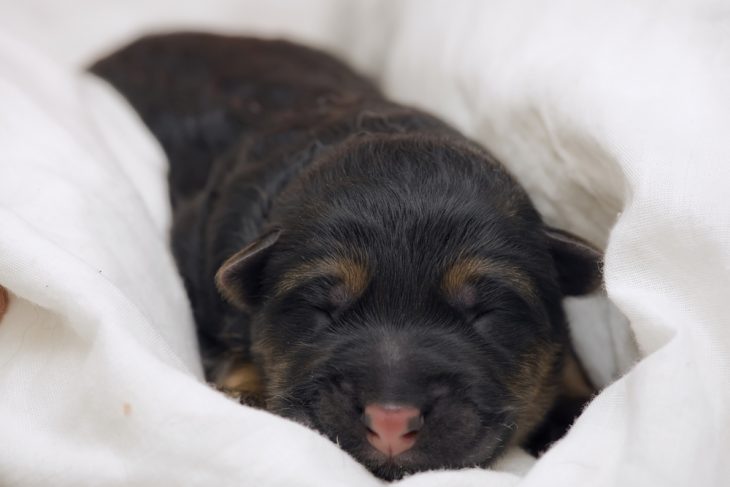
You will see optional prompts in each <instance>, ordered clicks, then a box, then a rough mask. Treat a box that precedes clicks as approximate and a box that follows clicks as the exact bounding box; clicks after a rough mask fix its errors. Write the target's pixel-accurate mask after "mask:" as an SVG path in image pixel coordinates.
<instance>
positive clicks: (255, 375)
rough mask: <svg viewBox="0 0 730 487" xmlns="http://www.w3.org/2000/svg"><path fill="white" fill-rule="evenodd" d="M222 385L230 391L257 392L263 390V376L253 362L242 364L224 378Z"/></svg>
mask: <svg viewBox="0 0 730 487" xmlns="http://www.w3.org/2000/svg"><path fill="white" fill-rule="evenodd" d="M220 387H222V388H223V389H227V390H230V391H238V392H251V393H257V392H259V391H260V390H261V377H260V376H259V372H258V370H256V367H255V366H254V365H253V364H240V365H237V366H235V367H234V368H232V369H231V370H230V371H229V372H228V373H227V374H226V375H225V376H224V377H223V378H222V380H221V382H220Z"/></svg>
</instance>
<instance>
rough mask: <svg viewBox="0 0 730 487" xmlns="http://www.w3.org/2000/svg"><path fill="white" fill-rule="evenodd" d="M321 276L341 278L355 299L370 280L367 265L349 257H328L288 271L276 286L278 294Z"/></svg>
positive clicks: (346, 289) (345, 287)
mask: <svg viewBox="0 0 730 487" xmlns="http://www.w3.org/2000/svg"><path fill="white" fill-rule="evenodd" d="M320 276H332V277H336V278H338V279H340V281H341V283H342V284H343V285H344V289H345V291H346V293H347V295H348V297H349V298H351V299H355V298H357V297H358V296H360V295H361V294H362V292H363V291H364V290H365V288H366V287H367V285H368V281H369V280H370V277H369V273H368V269H367V267H366V266H365V265H363V264H361V263H359V262H356V261H354V260H352V259H349V258H334V257H327V258H324V259H319V260H316V261H313V262H307V263H306V264H304V265H302V266H300V267H297V268H295V269H293V270H291V271H290V272H288V273H286V274H285V275H284V276H283V277H282V278H281V280H280V281H279V283H278V285H277V287H276V294H278V295H281V294H285V293H287V292H289V291H291V290H292V289H294V288H296V287H297V286H298V285H299V284H300V283H302V282H304V281H306V280H309V279H312V278H315V277H320Z"/></svg>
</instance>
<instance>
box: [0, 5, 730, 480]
mask: <svg viewBox="0 0 730 487" xmlns="http://www.w3.org/2000/svg"><path fill="white" fill-rule="evenodd" d="M183 27H187V28H190V27H197V28H199V29H207V30H217V31H226V32H240V33H262V34H268V35H271V34H277V35H278V34H282V35H287V36H289V37H292V38H295V39H299V40H303V41H306V42H310V43H313V44H315V45H319V46H322V47H325V48H328V49H330V50H332V51H333V52H335V53H337V54H339V55H340V56H342V57H343V58H345V59H347V60H349V61H350V62H352V63H353V64H354V65H356V66H357V67H359V68H360V69H361V70H363V71H365V72H367V73H368V74H370V75H371V76H373V77H375V78H376V79H377V80H379V81H380V82H381V84H382V86H383V87H384V89H385V90H386V92H387V93H388V94H389V95H391V96H393V97H395V98H397V99H399V100H402V101H405V102H409V103H414V104H417V105H420V106H423V107H426V108H428V109H430V110H432V111H435V112H437V113H438V114H440V115H441V116H443V117H445V118H446V119H448V120H450V121H451V122H452V123H454V124H455V125H457V126H458V127H459V128H460V129H461V130H463V131H464V132H465V133H467V134H468V135H470V136H472V137H474V138H475V139H477V140H479V141H480V142H482V143H483V144H485V145H486V146H488V147H490V148H491V149H492V150H493V151H494V152H495V153H496V154H497V155H498V156H499V157H500V158H502V159H503V160H504V161H505V163H507V164H508V165H509V167H510V168H511V170H512V171H513V172H514V173H515V174H516V175H517V176H518V177H519V178H520V180H521V181H522V182H523V184H525V186H526V187H527V188H528V190H529V191H530V193H531V195H532V196H533V198H534V200H535V202H536V203H537V204H538V206H539V207H540V209H541V211H542V212H543V214H544V215H545V216H546V218H547V219H548V220H549V221H550V222H551V223H554V224H557V225H559V226H562V227H565V228H568V229H571V230H573V231H575V232H577V233H579V234H581V235H583V236H584V237H586V238H588V239H590V240H592V241H594V242H595V243H596V244H599V245H604V244H606V243H607V244H608V248H607V254H606V270H605V272H606V287H607V291H608V295H609V297H610V298H611V299H612V300H613V302H614V303H616V304H617V305H618V307H619V308H620V309H621V311H622V312H623V313H624V314H625V315H626V316H627V317H628V318H629V320H630V322H631V331H632V332H633V335H632V333H628V332H627V330H626V329H625V328H624V327H622V326H621V324H622V323H623V321H622V319H621V318H620V316H619V315H618V314H617V313H616V312H615V311H614V310H613V309H612V308H611V307H610V306H607V305H606V304H605V302H603V301H601V300H600V298H596V299H595V300H594V301H589V302H582V303H577V304H575V305H574V306H572V307H571V316H572V317H573V318H574V319H573V320H572V325H573V328H574V333H575V335H576V338H577V341H578V344H577V346H578V349H579V351H580V352H582V353H581V354H582V356H583V358H584V359H585V360H586V362H587V365H588V367H589V371H590V372H591V376H592V377H593V378H594V379H595V380H596V381H597V382H600V383H603V384H605V383H608V382H610V381H612V380H613V379H615V378H616V376H617V375H618V374H619V373H621V372H624V371H625V370H626V369H627V368H628V367H629V366H630V365H631V362H632V358H633V353H634V350H633V348H632V346H633V336H634V335H635V338H636V343H637V344H638V347H639V351H640V354H641V357H642V360H641V361H640V362H639V363H638V364H636V366H634V367H633V368H632V369H631V370H630V371H628V373H627V374H626V375H624V376H623V377H622V378H620V379H619V380H618V381H616V382H614V383H613V384H612V385H610V386H609V387H608V388H607V389H605V390H604V391H603V392H602V393H601V394H600V395H599V396H598V397H597V398H596V399H595V400H594V401H593V402H592V403H591V405H590V406H589V407H588V408H587V409H586V411H585V412H584V414H583V415H582V416H581V417H580V419H579V420H578V422H577V423H576V425H575V426H574V427H573V428H572V429H571V431H570V432H569V434H568V435H567V437H566V438H565V439H564V440H562V441H561V442H560V443H558V444H557V445H556V446H555V447H554V448H552V449H551V450H550V451H549V452H548V453H547V454H546V455H544V456H543V457H542V458H540V459H539V460H538V461H536V462H534V464H533V462H532V461H531V460H530V459H529V458H526V456H525V455H524V454H521V453H520V452H511V453H510V454H509V455H508V456H507V458H505V459H504V460H503V461H502V462H500V464H498V465H497V466H496V470H478V469H472V470H465V471H460V472H430V473H423V474H418V475H415V476H412V477H410V478H407V479H405V480H404V481H402V482H401V485H403V486H406V487H425V486H436V485H447V486H476V485H481V486H487V485H489V486H502V485H504V486H512V485H526V486H532V485H539V486H543V485H556V486H558V485H559V486H585V485H591V486H614V485H622V486H623V485H636V486H652V485H661V486H674V485H676V486H695V485H696V486H703V487H704V486H713V485H717V486H721V485H727V482H728V481H729V479H730V462H728V461H727V459H726V457H727V455H728V452H730V317H728V313H727V312H726V310H725V305H726V302H727V299H728V297H730V200H728V198H727V197H726V194H727V191H726V188H728V186H729V185H730V137H728V136H727V130H728V127H730V89H729V88H728V86H730V9H729V8H727V7H724V6H723V2H720V1H716V2H710V1H707V2H705V1H687V2H670V1H667V0H662V1H660V0H643V1H642V0H615V1H613V2H602V1H598V0H595V1H594V0H553V1H551V2H542V1H539V0H523V1H522V2H515V1H514V0H461V1H460V2H455V1H453V0H452V1H451V2H446V1H426V0H410V1H409V0H403V1H398V2H396V1H393V0H378V1H376V0H371V1H360V2H356V1H345V0H316V1H315V0H309V1H300V2H297V1H293V2H284V1H282V0H278V1H268V2H265V3H264V2H257V1H254V0H245V1H233V0H229V1H225V0H216V1H210V2H195V3H187V2H180V1H173V0H158V1H150V0H147V1H142V0H126V1H119V2H104V3H103V2H98V1H94V0H80V1H77V2H75V3H74V4H71V3H70V2H53V1H52V0H49V1H48V2H44V1H41V0H24V1H23V2H11V0H7V1H5V2H4V3H0V33H2V35H0V285H3V286H5V287H6V288H7V289H8V290H9V291H10V296H11V301H10V308H9V310H8V313H7V315H6V316H5V317H4V319H3V320H2V321H1V322H0V485H69V486H72V485H73V486H78V485H201V486H207V485H250V486H257V487H258V486H263V487H267V486H279V485H281V486H360V485H363V486H368V485H380V482H379V481H378V480H376V479H375V478H373V477H372V476H371V475H370V474H369V473H368V472H366V471H365V470H364V469H363V468H362V467H361V466H360V465H359V464H357V463H356V462H354V461H353V460H352V459H350V458H349V457H348V456H347V455H346V454H345V453H343V452H342V451H340V450H339V449H338V448H337V447H336V446H335V445H333V444H331V443H330V442H329V441H327V440H325V439H324V438H322V437H320V436H319V435H317V434H316V433H314V432H312V431H310V430H308V429H306V428H303V427H300V426H298V425H296V424H293V423H290V422H288V421H285V420H283V419H280V418H278V417H275V416H272V415H269V414H267V413H265V412H261V411H256V410H252V409H249V408H245V407H242V406H239V405H237V404H235V403H233V402H231V401H229V400H228V399H225V398H224V397H222V396H221V395H219V394H218V393H216V392H214V391H212V390H211V389H209V388H208V387H207V386H206V385H205V384H204V383H202V381H201V371H200V365H199V361H198V358H197V355H196V349H195V341H194V333H193V325H192V321H191V317H190V312H189V309H188V305H187V303H186V299H185V296H184V292H183V290H182V286H181V283H180V279H179V278H178V276H177V273H176V270H175V268H174V264H173V262H172V259H171V257H170V254H169V251H168V248H167V228H168V226H169V209H168V207H167V194H166V188H165V178H164V173H165V161H164V157H163V155H162V153H161V152H160V149H159V147H158V146H157V145H156V143H155V142H154V140H152V138H151V137H150V135H149V134H148V133H147V132H146V130H145V129H144V127H143V126H142V125H141V124H140V122H139V121H138V120H137V118H136V117H135V116H134V115H133V114H132V113H131V111H130V110H129V108H128V107H127V106H126V105H125V104H124V102H123V100H121V99H120V98H119V97H118V96H116V95H115V94H114V93H112V92H111V91H110V90H109V89H108V88H107V87H106V86H104V85H103V84H102V83H99V82H97V81H95V80H93V79H91V78H89V77H88V76H85V75H83V74H81V73H80V71H79V68H80V67H82V66H83V65H84V64H86V63H88V62H90V61H91V60H92V59H93V58H94V57H96V56H98V55H100V54H101V53H103V52H104V51H105V50H107V49H111V48H113V47H116V46H118V45H119V43H120V42H125V41H128V40H130V39H131V38H132V37H134V36H135V35H137V34H138V33H140V32H143V31H147V30H156V29H159V28H166V29H168V30H169V29H172V28H183ZM614 222H615V226H614ZM609 231H610V235H609Z"/></svg>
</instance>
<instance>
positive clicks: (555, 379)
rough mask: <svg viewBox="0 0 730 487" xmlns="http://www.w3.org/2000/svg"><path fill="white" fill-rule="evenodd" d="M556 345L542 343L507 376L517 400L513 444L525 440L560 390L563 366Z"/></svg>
mask: <svg viewBox="0 0 730 487" xmlns="http://www.w3.org/2000/svg"><path fill="white" fill-rule="evenodd" d="M558 361H559V362H562V360H561V356H560V347H559V346H558V345H555V344H552V345H544V346H540V347H537V348H535V349H534V350H533V351H532V352H530V353H528V354H526V355H525V357H524V359H523V361H522V365H521V366H520V367H519V368H518V370H517V371H516V372H515V373H514V374H513V375H512V376H511V377H509V379H508V383H507V384H508V387H509V389H510V392H511V393H512V395H513V397H514V400H515V401H516V403H517V411H518V412H517V417H516V422H517V432H516V434H515V436H514V437H513V438H512V442H511V443H512V444H519V443H521V442H522V441H524V440H525V439H526V437H527V435H529V434H530V433H531V432H532V430H533V429H535V427H536V426H538V425H539V424H540V423H541V422H542V421H543V419H544V418H545V416H546V415H547V413H548V411H549V410H550V408H551V407H552V405H553V403H554V402H555V399H556V398H557V395H558V392H559V379H560V373H561V370H562V368H563V364H562V363H556V362H558Z"/></svg>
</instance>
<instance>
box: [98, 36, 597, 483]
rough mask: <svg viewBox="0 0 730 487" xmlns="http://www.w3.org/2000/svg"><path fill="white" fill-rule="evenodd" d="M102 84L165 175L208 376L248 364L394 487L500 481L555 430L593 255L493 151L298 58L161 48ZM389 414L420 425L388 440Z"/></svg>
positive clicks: (283, 405) (116, 66)
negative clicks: (542, 433)
mask: <svg viewBox="0 0 730 487" xmlns="http://www.w3.org/2000/svg"><path fill="white" fill-rule="evenodd" d="M93 71H94V72H96V73H97V74H99V75H101V76H102V77H104V78H105V79H107V80H109V81H110V82H111V83H112V84H113V85H114V86H115V87H117V88H118V89H119V90H120V91H121V92H122V93H123V94H124V95H125V96H126V97H127V98H128V99H129V100H130V102H131V103H132V105H133V106H134V107H135V108H136V109H137V110H138V111H139V113H140V115H141V116H142V118H143V119H144V121H145V123H146V124H147V125H148V126H149V127H150V128H151V130H152V131H153V133H155V135H156V136H157V137H158V138H159V140H160V142H161V144H162V146H163V148H164V149H165V151H166V153H167V155H168V157H169V159H170V188H171V199H172V204H173V209H174V226H173V239H172V241H173V248H174V253H175V257H176V259H177V262H178V266H179V268H180V271H181V274H182V275H183V278H184V280H185V284H186V287H187V291H188V294H189V296H190V299H191V302H192V306H193V310H194V314H195V318H196V322H197V324H198V330H199V337H200V343H201V349H202V353H203V356H204V359H205V363H206V366H207V369H208V372H209V373H210V374H214V373H215V372H216V371H217V370H219V367H218V365H219V364H220V363H221V362H222V361H227V360H229V359H230V358H234V359H235V360H238V361H240V362H245V361H248V360H253V362H254V363H255V365H256V367H257V368H258V369H259V371H260V372H261V373H262V375H263V386H264V387H263V399H264V402H265V405H266V407H267V408H269V409H271V410H272V411H275V412H277V413H279V414H282V415H284V416H288V417H291V418H294V419H296V420H298V421H301V422H303V423H305V424H308V425H310V426H312V427H314V428H316V429H318V430H320V431H321V432H323V433H324V434H326V435H328V436H329V437H330V438H332V439H333V440H337V441H338V442H339V444H340V445H341V446H342V447H343V448H344V449H346V450H347V451H349V452H350V453H352V454H353V455H354V456H356V457H357V458H358V459H359V460H360V461H362V462H363V463H364V464H365V465H366V466H368V467H369V468H371V469H372V470H373V471H374V472H375V473H376V474H378V475H380V476H382V477H384V478H397V477H399V476H400V475H402V474H403V473H404V472H410V471H417V470H422V469H427V468H434V467H443V466H446V467H459V466H469V465H478V464H482V465H483V464H487V463H488V462H489V461H490V460H492V459H494V458H495V457H496V456H497V455H498V454H499V452H501V451H502V450H503V449H504V448H505V447H506V446H507V445H510V444H514V443H517V442H522V441H524V440H525V439H526V438H527V437H528V435H529V433H531V432H532V431H534V429H535V427H536V426H537V425H538V424H539V423H540V422H541V421H542V419H543V418H544V417H545V415H546V414H547V412H548V411H549V410H550V408H551V407H552V405H553V404H554V402H555V399H556V397H557V395H558V388H559V384H558V383H559V379H560V375H561V372H562V369H563V367H564V363H565V357H566V355H567V354H568V353H569V340H568V339H569V337H568V331H567V326H566V323H565V318H564V315H563V311H562V307H561V299H562V296H563V295H564V294H565V293H579V292H583V291H585V290H588V289H591V288H592V287H595V285H596V283H597V280H596V276H597V271H596V269H595V268H594V267H595V262H594V259H595V255H594V254H592V253H591V252H590V249H587V248H586V247H585V246H584V245H583V244H582V243H581V242H579V241H576V240H574V239H572V237H570V236H568V235H566V234H564V233H561V232H556V231H554V230H552V229H548V228H546V227H545V226H544V225H543V224H542V221H541V219H540V216H539V215H538V214H537V212H536V211H535V210H534V208H533V207H532V205H531V203H530V201H529V198H528V197H527V196H526V194H525V193H524V191H523V190H522V189H521V188H520V187H519V185H518V184H517V183H516V182H515V181H514V180H513V179H512V178H511V177H510V176H509V175H508V174H507V172H506V171H505V170H504V169H503V168H502V166H501V165H499V164H498V163H497V162H496V161H495V160H494V159H493V158H492V157H491V156H490V155H489V154H488V153H487V152H486V151H484V150H483V149H481V148H480V147H478V146H476V145H475V144H473V143H471V142H470V141H468V140H466V139H465V138H463V137H462V136H460V135H459V134H458V133H456V132H455V131H454V130H453V129H451V128H450V127H448V126H447V125H445V124H444V123H442V122H441V121H439V120H438V119H436V118H434V117H432V116H429V115H427V114H424V113H422V112H419V111H417V110H414V109H412V108H406V107H403V106H400V105H397V104H394V103H392V102H389V101H387V100H385V99H384V98H383V97H382V95H381V94H380V93H379V92H378V91H377V90H376V89H375V88H374V87H373V86H372V85H371V84H370V83H369V82H367V81H366V80H364V79H363V78H361V77H359V76H357V75H355V74H354V73H353V72H352V71H350V70H349V69H348V68H347V67H346V66H344V65H342V64H340V63H339V62H337V61H335V60H333V59H332V58H330V57H328V56H326V55H324V54H322V53H319V52H316V51H312V50H309V49H306V48H303V47H300V46H296V45H293V44H290V43H286V42H279V41H261V40H255V39H242V38H227V37H218V36H209V35H201V34H179V35H169V36H160V37H150V38H146V39H143V40H141V41H138V42H136V43H134V44H132V45H131V46H129V47H127V48H125V49H123V50H122V51H120V52H119V53H116V54H114V55H113V56H111V57H109V58H107V59H105V60H103V61H101V62H100V63H98V64H96V65H95V66H94V68H93ZM216 282H217V283H218V288H219V289H217V288H216V286H215V285H214V283H216ZM219 291H221V292H222V293H223V294H224V295H225V296H226V298H227V300H228V302H230V303H232V304H228V303H227V302H226V301H224V300H223V299H222V298H221V295H220V293H219ZM394 408H396V409H397V408H401V409H399V410H401V411H415V413H413V414H414V417H413V418H411V419H413V421H415V419H414V418H420V422H418V426H417V427H413V426H412V424H416V423H414V422H413V421H411V422H409V423H408V424H410V425H411V426H409V428H410V429H409V431H407V432H406V433H404V434H403V435H401V436H397V437H394V438H395V439H392V438H390V437H388V438H386V436H387V435H386V434H385V433H384V432H381V431H380V430H378V427H377V426H374V425H375V424H376V423H377V421H376V419H377V418H376V416H377V415H380V416H383V415H385V416H383V417H386V416H387V415H391V414H392V413H393V411H394V410H395V409H394ZM371 412H372V414H371ZM409 414H410V413H409ZM387 417H390V416H387ZM409 421H410V420H409ZM404 424H405V423H404ZM414 428H415V429H414ZM404 431H405V430H404ZM416 433H417V435H416ZM388 434H390V433H388ZM373 435H374V436H373ZM379 435H380V436H379ZM399 435H400V433H399ZM381 437H382V438H381ZM406 438H407V439H406ZM413 438H416V439H415V440H414V439H413ZM383 445H385V446H383ZM404 448H405V450H403V449H404ZM394 452H395V453H394Z"/></svg>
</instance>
